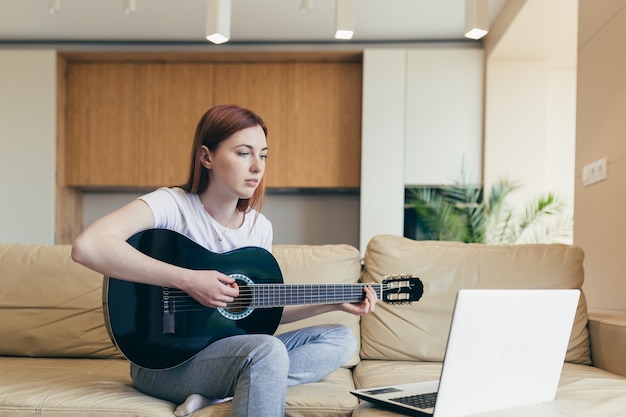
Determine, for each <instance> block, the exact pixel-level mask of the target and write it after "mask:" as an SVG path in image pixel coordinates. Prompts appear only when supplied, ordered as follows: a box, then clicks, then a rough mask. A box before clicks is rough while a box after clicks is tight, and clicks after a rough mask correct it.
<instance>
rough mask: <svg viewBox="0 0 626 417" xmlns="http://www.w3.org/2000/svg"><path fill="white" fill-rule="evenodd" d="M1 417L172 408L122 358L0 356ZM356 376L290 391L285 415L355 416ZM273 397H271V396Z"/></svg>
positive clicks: (157, 412)
mask: <svg viewBox="0 0 626 417" xmlns="http://www.w3.org/2000/svg"><path fill="white" fill-rule="evenodd" d="M0 369H2V373H1V374H0V415H2V416H8V417H9V416H10V417H20V416H29V417H31V416H34V415H37V416H44V417H45V416H60V415H63V416H72V415H74V416H79V415H80V416H85V415H89V416H91V417H98V416H125V417H128V416H137V417H143V416H151V417H159V416H167V417H172V415H173V414H172V413H173V410H174V406H175V405H174V404H172V403H170V402H168V401H163V400H160V399H157V398H154V397H150V396H148V395H145V394H143V393H141V392H139V391H137V390H136V389H135V388H134V387H133V385H132V381H131V379H130V376H129V364H128V362H127V361H126V360H124V359H65V358H61V359H59V358H19V357H0ZM353 388H354V385H353V380H352V372H351V370H349V369H346V368H341V369H338V370H336V371H335V372H333V373H332V374H331V375H329V376H328V377H327V378H325V379H324V380H323V381H320V382H316V383H314V384H304V385H299V386H295V387H290V388H288V390H287V404H286V413H285V415H286V416H291V417H305V416H308V417H314V416H319V415H324V416H337V417H339V416H344V417H349V416H351V415H352V410H353V409H354V408H355V407H356V405H357V403H358V401H357V400H356V398H354V397H353V396H352V395H351V394H350V390H351V389H353ZM268 394H271V393H268ZM229 415H230V403H229V402H225V403H220V404H215V405H212V406H209V407H206V408H204V409H202V410H201V411H198V412H197V413H195V414H194V417H228V416H229Z"/></svg>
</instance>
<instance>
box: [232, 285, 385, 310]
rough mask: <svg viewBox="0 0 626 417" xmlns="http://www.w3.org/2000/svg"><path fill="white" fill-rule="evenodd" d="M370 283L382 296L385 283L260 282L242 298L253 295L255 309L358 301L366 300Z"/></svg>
mask: <svg viewBox="0 0 626 417" xmlns="http://www.w3.org/2000/svg"><path fill="white" fill-rule="evenodd" d="M366 285H370V286H372V288H374V290H375V291H376V294H377V296H378V298H381V296H382V293H381V291H382V289H381V284H256V285H251V286H247V287H243V288H242V291H241V293H240V294H239V297H238V298H240V299H246V298H247V297H249V298H250V299H251V300H252V301H251V303H250V307H253V308H272V307H284V306H290V305H303V304H339V303H356V302H359V301H362V300H363V298H364V293H363V287H364V286H366Z"/></svg>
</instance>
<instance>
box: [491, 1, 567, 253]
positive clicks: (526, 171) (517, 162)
mask: <svg viewBox="0 0 626 417" xmlns="http://www.w3.org/2000/svg"><path fill="white" fill-rule="evenodd" d="M577 13H578V8H577V7H576V4H575V3H574V2H572V1H571V0H551V1H550V2H545V1H543V0H515V1H512V0H511V1H509V2H508V3H507V4H506V6H505V7H504V8H503V10H502V12H501V15H500V16H499V17H498V20H496V22H495V23H494V25H493V28H492V30H491V31H490V33H489V35H488V38H487V39H486V41H485V53H486V64H485V67H486V71H485V79H486V81H485V85H486V91H485V138H484V148H485V156H484V176H483V178H484V184H485V187H486V188H487V190H489V189H490V188H491V185H492V184H494V183H495V182H497V181H499V180H501V179H508V180H510V181H514V182H517V183H518V184H519V185H520V186H521V188H520V189H519V190H518V191H516V192H514V193H513V194H512V195H511V196H510V199H509V202H510V203H511V206H512V207H513V208H514V209H515V211H516V212H517V213H518V214H521V213H523V211H524V210H525V208H526V207H527V205H528V204H530V203H531V202H532V201H535V200H536V199H537V197H539V196H540V195H545V194H546V193H548V192H551V193H555V194H558V195H559V196H561V198H563V199H564V200H565V201H566V204H567V208H566V210H567V211H568V212H569V213H571V212H572V211H573V201H574V200H573V199H574V177H575V170H574V153H575V147H576V136H575V126H576V71H577V69H576V33H577ZM526 238H527V239H528V240H526V241H527V242H532V241H533V240H532V239H533V238H534V236H532V234H531V235H526ZM554 240H555V241H558V242H562V243H572V241H573V240H572V236H571V235H570V236H565V237H559V238H556V239H554Z"/></svg>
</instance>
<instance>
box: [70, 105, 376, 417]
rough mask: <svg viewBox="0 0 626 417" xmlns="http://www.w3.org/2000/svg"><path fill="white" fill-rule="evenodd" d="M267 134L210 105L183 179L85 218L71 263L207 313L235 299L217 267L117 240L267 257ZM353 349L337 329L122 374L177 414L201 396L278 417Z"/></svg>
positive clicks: (370, 294) (234, 341) (295, 315)
mask: <svg viewBox="0 0 626 417" xmlns="http://www.w3.org/2000/svg"><path fill="white" fill-rule="evenodd" d="M266 134H267V128H266V126H265V124H264V122H263V121H262V120H261V118H260V117H258V116H257V115H256V114H254V113H253V112H251V111H250V110H247V109H243V108H241V107H237V106H232V105H221V106H216V107H213V108H211V109H210V110H209V111H207V112H206V113H205V114H204V116H203V117H202V118H201V120H200V122H199V124H198V127H197V129H196V134H195V139H194V143H193V148H192V160H191V169H190V173H189V178H188V180H187V183H186V184H184V185H183V186H181V187H173V188H160V189H158V190H156V191H154V192H152V193H149V194H147V195H144V196H142V197H140V198H138V199H136V200H134V201H132V202H130V203H129V204H128V205H126V206H124V207H122V208H120V209H119V210H117V211H115V212H113V213H111V214H109V215H107V216H105V217H103V218H101V219H99V220H98V221H96V222H94V223H93V224H92V225H91V226H89V227H88V228H87V229H86V230H85V231H84V232H83V233H82V234H81V235H80V236H79V237H78V238H77V239H76V241H75V242H74V245H73V247H72V258H73V259H74V260H75V261H76V262H79V263H81V264H83V265H85V266H87V267H88V268H91V269H93V270H95V271H98V272H100V273H102V274H103V275H106V276H114V277H116V278H119V279H124V280H130V281H135V282H139V283H145V284H151V285H156V286H164V287H171V288H177V289H179V290H182V291H184V292H186V293H187V294H188V295H190V296H191V297H193V298H195V299H196V300H197V301H198V302H200V303H201V304H203V305H205V306H207V307H212V308H217V307H225V306H226V305H227V304H228V303H229V302H232V301H233V300H234V298H235V297H237V295H238V286H237V284H236V283H235V281H234V279H232V278H231V277H229V276H227V275H225V274H223V273H221V272H220V271H217V270H189V269H185V268H180V267H177V266H173V265H170V264H167V263H163V262H160V261H157V260H155V259H153V258H151V257H149V256H147V255H144V254H142V253H141V252H139V251H138V250H136V249H134V248H133V247H132V246H130V245H129V244H128V243H127V242H126V240H127V239H128V238H129V237H130V236H132V235H133V234H135V233H137V232H139V231H142V230H146V229H149V228H166V229H170V230H174V231H176V232H179V233H181V234H183V235H185V236H187V237H189V238H191V239H192V240H193V241H195V242H196V243H198V244H200V245H202V246H204V247H205V248H207V249H208V250H210V251H212V252H217V253H221V252H226V251H230V250H233V249H236V248H239V247H243V246H259V247H262V248H265V249H267V250H269V251H271V246H272V235H273V232H272V226H271V223H270V222H269V221H268V220H267V219H266V218H265V217H264V216H263V215H262V214H261V213H260V208H261V206H262V204H263V198H264V193H265V185H264V179H263V173H264V171H265V159H266V157H267V152H268V146H267V140H266ZM376 301H377V298H376V293H375V292H374V290H373V289H372V288H371V287H366V288H365V299H364V301H363V302H362V303H358V304H348V303H345V304H336V305H313V306H290V307H285V309H284V312H283V316H282V321H281V322H282V323H286V322H291V321H295V320H299V319H302V318H305V317H310V316H313V315H316V314H320V313H324V312H327V311H331V310H341V311H345V312H348V313H351V314H356V315H362V314H367V313H369V312H371V311H373V310H374V305H375V304H376ZM355 349H356V341H355V340H354V336H353V334H352V332H351V331H350V329H348V328H347V327H345V326H340V325H328V326H316V327H309V328H305V329H301V330H297V331H294V332H291V333H287V334H283V335H279V336H276V337H275V336H270V335H263V334H261V335H258V334H254V335H241V336H232V337H227V338H224V339H221V340H218V341H216V342H214V343H212V344H210V345H208V346H207V347H206V348H204V349H203V350H202V351H201V352H200V353H198V354H197V355H196V356H195V357H194V358H193V359H191V360H190V361H187V362H185V363H184V364H181V365H178V366H176V367H174V368H172V369H166V370H150V369H145V368H141V367H139V366H136V365H134V364H131V377H132V380H133V383H134V384H135V386H136V388H137V389H139V390H141V391H143V392H145V393H147V394H149V395H152V396H155V397H159V398H162V399H165V400H168V401H172V402H175V403H179V404H181V405H180V406H179V407H178V408H177V409H176V411H175V414H176V415H177V416H184V415H188V414H190V413H192V412H193V411H195V410H197V409H199V408H202V407H204V406H205V405H207V404H208V403H209V402H210V400H209V399H221V398H228V397H233V400H232V407H231V410H232V411H231V415H232V416H249V415H258V416H263V417H272V416H276V417H279V416H283V415H284V404H285V393H286V388H287V387H288V386H292V385H297V384H302V383H307V382H314V381H319V380H321V379H322V378H324V377H325V376H327V375H328V374H330V373H331V372H332V371H333V370H335V369H336V368H338V367H339V366H341V365H342V364H343V363H345V362H346V361H347V359H348V358H349V357H350V356H351V355H352V354H353V353H354V351H355ZM268 392H270V393H272V394H271V395H267V393H268Z"/></svg>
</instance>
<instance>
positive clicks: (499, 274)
mask: <svg viewBox="0 0 626 417" xmlns="http://www.w3.org/2000/svg"><path fill="white" fill-rule="evenodd" d="M583 257H584V255H583V251H582V250H581V249H580V248H579V247H576V246H570V245H562V244H537V245H512V246H489V245H482V244H465V243H458V242H440V241H415V240H410V239H407V238H403V237H399V236H390V235H379V236H375V237H374V238H373V239H372V240H371V241H370V242H369V244H368V247H367V250H366V253H365V260H364V262H365V270H364V275H363V281H365V282H380V281H381V280H382V278H383V276H385V275H390V274H399V273H405V274H412V275H413V276H416V277H419V278H420V279H421V280H422V282H423V284H424V295H423V296H422V299H421V300H420V301H418V302H414V303H412V304H410V305H401V306H393V307H389V306H386V305H380V307H379V306H378V305H377V307H376V314H374V315H367V316H364V317H362V319H361V358H363V359H395V360H418V361H437V362H440V361H442V360H443V356H444V353H445V347H446V342H447V336H448V331H449V328H450V323H451V320H452V310H453V308H454V302H455V298H456V293H457V292H458V290H460V289H462V288H579V289H580V288H581V287H582V284H583V279H584V272H583ZM528 309H529V310H530V309H532V306H528ZM566 361H569V362H575V363H583V364H590V363H591V361H590V348H589V335H588V332H587V306H586V301H585V297H584V294H583V295H582V296H581V299H580V302H579V306H578V311H577V314H576V318H575V322H574V326H573V329H572V335H571V338H570V343H569V347H568V352H567V355H566Z"/></svg>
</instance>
